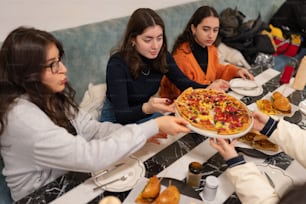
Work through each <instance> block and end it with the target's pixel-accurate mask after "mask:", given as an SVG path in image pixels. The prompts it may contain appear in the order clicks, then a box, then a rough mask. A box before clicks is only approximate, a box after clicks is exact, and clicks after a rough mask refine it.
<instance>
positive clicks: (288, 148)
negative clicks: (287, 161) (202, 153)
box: [210, 111, 306, 204]
mask: <svg viewBox="0 0 306 204" xmlns="http://www.w3.org/2000/svg"><path fill="white" fill-rule="evenodd" d="M252 115H253V118H254V124H253V129H254V130H257V131H260V133H261V134H263V135H266V136H267V137H268V138H269V140H270V141H271V142H273V143H275V144H278V145H279V146H280V148H281V149H282V150H283V151H284V152H285V153H286V154H288V155H289V156H291V157H292V158H294V159H296V160H297V161H298V162H299V163H300V164H301V165H302V166H304V167H305V168H306V160H305V154H306V147H305V144H306V131H305V130H303V129H301V128H300V127H299V126H297V125H295V124H293V123H290V122H287V121H285V120H283V119H280V120H279V121H275V120H274V119H272V118H271V117H269V116H268V115H265V114H264V113H262V112H260V111H256V112H253V113H252ZM235 142H236V140H232V141H228V140H225V139H222V138H217V139H216V140H214V139H210V144H211V146H212V147H213V148H215V149H216V150H217V151H219V153H220V154H221V155H222V156H223V158H224V159H225V160H226V163H227V165H228V167H229V168H228V169H227V170H226V175H227V177H228V178H229V180H230V181H231V182H232V183H233V184H234V187H235V191H236V193H237V195H238V197H239V199H240V200H241V202H242V203H261V204H262V203H269V204H271V203H290V202H292V203H298V204H299V203H305V200H306V194H305V190H306V184H303V185H300V186H295V187H292V188H289V189H288V190H287V192H285V193H284V195H283V196H282V197H281V198H279V196H278V194H277V193H276V192H275V189H274V188H272V186H271V185H270V184H269V183H268V181H267V179H266V178H265V177H263V176H262V174H261V172H260V170H259V169H258V168H257V166H256V165H255V164H254V163H252V162H246V161H245V160H244V158H243V156H242V155H238V153H237V152H236V150H235ZM242 175H243V176H242ZM242 178H244V179H242ZM245 178H247V179H245Z"/></svg>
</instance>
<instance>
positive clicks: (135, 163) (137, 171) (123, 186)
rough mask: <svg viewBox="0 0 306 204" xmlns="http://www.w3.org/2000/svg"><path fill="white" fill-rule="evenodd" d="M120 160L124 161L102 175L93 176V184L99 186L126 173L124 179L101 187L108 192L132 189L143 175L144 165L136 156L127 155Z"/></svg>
mask: <svg viewBox="0 0 306 204" xmlns="http://www.w3.org/2000/svg"><path fill="white" fill-rule="evenodd" d="M121 162H124V165H122V166H120V167H118V168H116V169H114V170H113V171H111V172H109V173H107V174H105V175H103V176H100V177H97V178H94V179H93V180H94V182H95V184H96V185H97V186H100V185H103V184H104V183H107V182H109V181H112V180H114V179H116V178H120V177H121V176H123V175H128V178H127V179H126V180H125V181H117V182H115V183H112V184H109V185H107V186H105V187H103V188H102V189H104V190H106V191H110V192H123V191H127V190H130V189H132V188H133V187H134V186H135V185H136V184H137V183H138V182H139V180H140V179H141V178H143V177H144V176H145V171H146V170H145V166H144V164H143V163H142V162H141V161H140V160H138V159H137V158H135V157H133V156H129V157H127V158H124V159H123V160H122V161H121Z"/></svg>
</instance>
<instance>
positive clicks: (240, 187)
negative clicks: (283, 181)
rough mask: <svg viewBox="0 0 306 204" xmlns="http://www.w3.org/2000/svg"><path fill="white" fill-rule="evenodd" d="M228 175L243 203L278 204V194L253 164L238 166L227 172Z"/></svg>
mask: <svg viewBox="0 0 306 204" xmlns="http://www.w3.org/2000/svg"><path fill="white" fill-rule="evenodd" d="M226 175H227V177H228V178H229V180H230V181H231V182H232V184H233V185H234V188H235V191H236V193H237V195H238V197H239V199H240V201H241V202H242V203H252V204H264V203H267V204H268V203H277V202H278V200H279V196H278V194H277V193H276V192H275V191H274V189H273V188H272V187H271V186H270V184H269V183H268V181H267V179H266V177H265V176H264V175H263V174H261V173H260V171H259V169H258V168H257V166H256V165H255V164H254V163H252V162H247V163H245V164H242V165H237V166H235V167H232V168H228V169H227V170H226Z"/></svg>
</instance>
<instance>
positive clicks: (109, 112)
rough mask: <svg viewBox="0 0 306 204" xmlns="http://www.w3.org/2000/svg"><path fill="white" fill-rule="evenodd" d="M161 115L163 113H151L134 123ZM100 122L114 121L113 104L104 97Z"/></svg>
mask: <svg viewBox="0 0 306 204" xmlns="http://www.w3.org/2000/svg"><path fill="white" fill-rule="evenodd" d="M160 116H163V114H161V113H153V114H152V115H149V116H148V117H146V118H143V119H140V120H138V121H135V123H137V124H140V123H143V122H146V121H148V120H151V119H154V118H157V117H160ZM99 121H100V122H113V123H116V122H117V120H116V116H115V111H114V106H113V104H112V103H111V102H110V100H108V99H105V101H104V105H103V108H102V111H101V117H100V119H99Z"/></svg>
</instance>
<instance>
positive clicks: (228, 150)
mask: <svg viewBox="0 0 306 204" xmlns="http://www.w3.org/2000/svg"><path fill="white" fill-rule="evenodd" d="M209 142H210V145H211V146H212V147H213V148H214V149H216V150H217V151H218V152H219V153H220V154H221V155H222V157H223V158H224V160H225V161H227V160H229V159H231V158H234V157H236V156H238V153H237V152H236V150H235V144H236V140H232V141H230V140H225V139H223V138H216V139H215V138H210V139H209Z"/></svg>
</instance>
